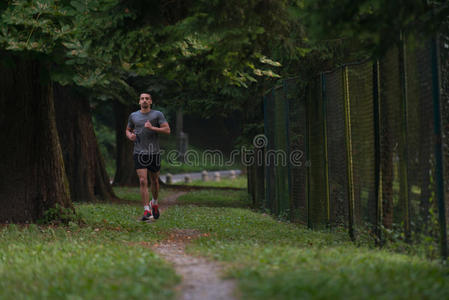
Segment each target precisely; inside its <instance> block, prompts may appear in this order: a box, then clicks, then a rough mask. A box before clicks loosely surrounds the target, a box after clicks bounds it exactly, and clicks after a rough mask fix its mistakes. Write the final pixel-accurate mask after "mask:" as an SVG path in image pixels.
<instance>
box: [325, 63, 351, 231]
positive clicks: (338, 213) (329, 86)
mask: <svg viewBox="0 0 449 300" xmlns="http://www.w3.org/2000/svg"><path fill="white" fill-rule="evenodd" d="M324 80H325V97H326V118H327V126H326V129H327V153H328V168H329V171H328V174H329V205H330V208H329V210H330V223H331V225H336V226H339V225H343V226H347V225H348V218H349V216H348V207H349V206H348V205H349V204H348V171H347V159H346V151H345V150H344V149H345V148H346V145H345V138H346V137H345V119H344V116H345V104H344V95H343V70H342V69H341V68H339V69H337V70H335V71H333V72H331V73H327V74H325V75H324Z"/></svg>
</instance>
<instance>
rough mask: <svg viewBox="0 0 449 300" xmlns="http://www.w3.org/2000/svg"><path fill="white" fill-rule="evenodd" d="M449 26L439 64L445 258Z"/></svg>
mask: <svg viewBox="0 0 449 300" xmlns="http://www.w3.org/2000/svg"><path fill="white" fill-rule="evenodd" d="M448 27H449V25H448V24H446V33H445V34H440V35H439V39H438V43H437V46H438V49H437V50H438V54H439V57H438V62H439V74H438V75H439V88H440V91H439V92H440V94H439V100H440V104H441V116H442V117H441V121H442V122H441V123H442V124H441V125H442V146H443V147H442V148H443V149H442V150H443V163H444V176H443V178H444V197H445V201H444V202H445V203H444V204H445V210H446V211H445V212H446V213H445V216H446V220H445V221H446V222H445V223H446V224H443V225H446V228H445V230H442V233H443V234H445V235H446V236H445V237H442V239H443V241H442V242H444V243H445V245H443V246H442V248H443V249H442V250H443V252H446V253H442V255H443V256H447V255H448V254H447V248H448V245H447V240H448V237H447V233H448V232H449V227H448V226H449V34H448V32H449V28H448Z"/></svg>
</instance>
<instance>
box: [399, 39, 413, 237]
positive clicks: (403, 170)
mask: <svg viewBox="0 0 449 300" xmlns="http://www.w3.org/2000/svg"><path fill="white" fill-rule="evenodd" d="M405 49H406V47H405V37H404V34H403V33H401V36H400V47H399V74H400V79H401V96H402V97H401V98H402V99H401V100H402V101H401V110H402V120H401V125H402V126H401V127H402V128H401V129H402V130H401V141H400V143H399V153H400V155H401V158H400V160H399V170H400V171H399V174H400V189H399V198H400V202H401V203H402V208H403V209H404V233H405V240H406V241H407V242H410V238H411V230H410V202H409V196H408V152H407V146H408V138H407V136H408V130H407V128H408V117H407V68H406V66H405V64H406V53H405Z"/></svg>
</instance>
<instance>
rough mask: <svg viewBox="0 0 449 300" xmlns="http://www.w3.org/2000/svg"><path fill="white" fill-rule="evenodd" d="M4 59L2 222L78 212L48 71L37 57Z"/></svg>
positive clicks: (0, 62)
mask: <svg viewBox="0 0 449 300" xmlns="http://www.w3.org/2000/svg"><path fill="white" fill-rule="evenodd" d="M0 56H1V57H2V59H0V70H1V72H0V126H1V128H2V140H3V141H4V142H3V145H2V147H0V178H1V180H0V222H7V221H8V222H34V221H37V220H38V219H40V218H42V217H43V216H44V213H45V211H46V210H48V209H50V208H53V207H55V206H56V205H57V204H58V205H59V206H60V207H65V208H70V209H72V210H73V206H72V202H71V201H70V194H69V188H68V182H67V178H66V176H65V170H64V161H63V158H62V152H61V147H60V144H59V139H58V133H57V130H56V123H55V114H54V106H53V92H52V85H51V83H50V81H49V80H48V78H49V76H48V70H47V69H46V68H45V67H44V66H43V65H42V64H41V63H40V62H39V61H38V60H36V59H32V58H25V57H24V56H19V55H11V54H8V53H5V52H3V53H0Z"/></svg>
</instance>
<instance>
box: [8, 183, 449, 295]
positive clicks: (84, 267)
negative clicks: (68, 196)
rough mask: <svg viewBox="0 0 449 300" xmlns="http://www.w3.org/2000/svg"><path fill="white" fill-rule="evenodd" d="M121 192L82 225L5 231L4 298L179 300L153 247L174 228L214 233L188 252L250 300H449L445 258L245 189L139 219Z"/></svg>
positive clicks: (87, 214)
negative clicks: (269, 202)
mask: <svg viewBox="0 0 449 300" xmlns="http://www.w3.org/2000/svg"><path fill="white" fill-rule="evenodd" d="M116 192H120V193H123V195H128V196H131V195H134V196H131V197H128V198H130V200H131V201H130V205H128V204H123V205H117V204H101V203H95V204H76V209H77V212H78V214H79V215H80V216H81V218H82V219H83V221H84V223H83V224H82V225H78V224H75V223H70V224H69V225H68V226H59V227H57V226H40V227H38V226H35V225H30V226H21V227H18V226H14V225H9V226H3V227H0V241H1V242H0V278H1V280H0V299H30V298H33V299H137V298H153V299H167V298H168V299H169V298H171V297H173V288H174V286H175V284H176V283H178V282H179V277H178V276H176V274H175V273H174V271H173V270H172V269H171V268H170V267H169V266H168V265H167V264H165V263H163V262H161V260H160V258H158V257H157V256H156V255H155V254H154V253H153V252H152V251H151V250H150V249H149V248H148V246H149V245H150V244H151V243H156V242H157V241H160V240H162V239H164V238H166V237H167V236H168V235H169V233H170V231H171V230H173V229H197V230H199V231H200V232H202V233H207V235H201V237H200V238H198V239H196V240H195V241H194V242H193V243H192V244H190V245H189V246H188V248H187V251H188V252H190V253H193V254H195V255H204V256H207V257H209V258H210V259H213V260H217V261H220V262H224V263H225V266H226V276H227V277H231V278H235V279H236V280H237V283H238V287H239V289H240V292H239V293H240V294H241V295H242V297H241V298H242V299H267V298H272V299H302V298H304V299H448V298H449V271H448V269H447V266H445V265H443V264H441V263H440V262H438V261H430V260H426V259H423V258H421V257H418V256H413V255H406V254H398V253H394V252H392V251H388V250H379V249H378V248H369V247H366V246H363V245H361V246H357V245H354V244H353V243H352V242H351V241H349V239H348V235H347V233H346V232H344V231H342V230H339V231H335V232H329V231H312V230H309V229H307V228H305V227H304V226H300V225H296V224H291V223H285V222H281V221H279V220H277V219H275V218H272V217H271V216H268V215H266V214H261V213H257V212H255V211H251V210H250V209H247V208H246V207H248V206H249V199H248V197H247V195H246V193H245V192H244V191H217V190H214V191H195V192H191V193H188V194H186V195H183V196H181V197H180V199H179V202H180V204H182V205H179V206H173V207H170V208H168V209H167V210H165V211H164V212H163V214H162V216H161V218H160V219H159V220H158V221H157V222H153V223H142V222H139V221H138V218H139V217H140V215H141V213H142V211H141V210H142V209H141V208H140V207H139V206H136V205H134V203H133V202H132V201H134V200H132V199H138V200H136V201H139V200H140V198H139V195H138V189H129V188H116ZM133 197H134V198H133ZM162 201H163V200H162ZM156 286H159V289H156Z"/></svg>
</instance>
